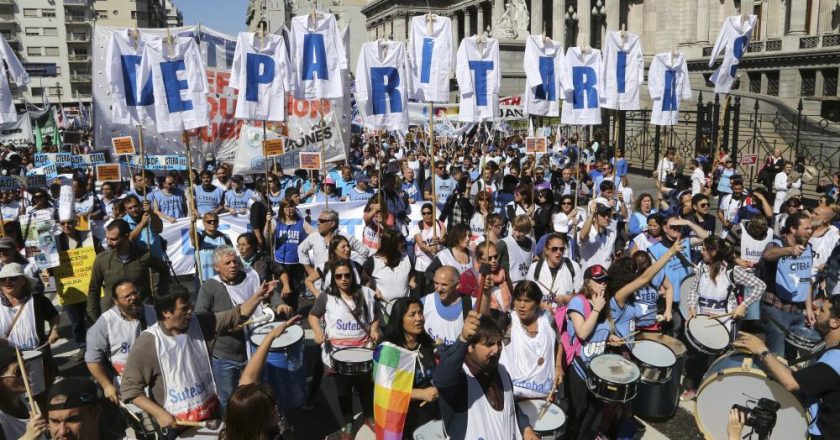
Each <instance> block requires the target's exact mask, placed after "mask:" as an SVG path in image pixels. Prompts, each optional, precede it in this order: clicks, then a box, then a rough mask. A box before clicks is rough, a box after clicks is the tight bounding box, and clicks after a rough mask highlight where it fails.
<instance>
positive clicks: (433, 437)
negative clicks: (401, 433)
mask: <svg viewBox="0 0 840 440" xmlns="http://www.w3.org/2000/svg"><path fill="white" fill-rule="evenodd" d="M412 435H413V437H414V440H443V439H445V438H446V435H445V434H444V433H443V422H442V421H440V420H432V421H430V422H427V423H425V424H423V425H420V426H419V427H417V429H415V430H414V433H413V434H412Z"/></svg>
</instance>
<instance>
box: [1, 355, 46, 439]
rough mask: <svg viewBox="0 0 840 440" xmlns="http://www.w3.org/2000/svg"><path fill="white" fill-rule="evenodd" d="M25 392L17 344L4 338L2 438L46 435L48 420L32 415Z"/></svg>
mask: <svg viewBox="0 0 840 440" xmlns="http://www.w3.org/2000/svg"><path fill="white" fill-rule="evenodd" d="M25 392H26V388H25V387H24V384H23V374H22V373H21V371H20V366H19V364H18V361H17V353H16V352H15V349H14V347H12V346H9V345H6V344H5V343H2V342H0V438H4V439H25V440H35V439H42V438H44V437H43V436H42V434H43V433H44V432H46V430H47V421H46V419H45V418H44V417H43V416H39V417H34V418H33V417H32V414H31V413H30V407H29V405H28V404H27V401H26V398H25V394H24V393H25Z"/></svg>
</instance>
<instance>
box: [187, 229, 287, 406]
mask: <svg viewBox="0 0 840 440" xmlns="http://www.w3.org/2000/svg"><path fill="white" fill-rule="evenodd" d="M213 269H214V271H215V272H216V275H214V276H213V277H212V278H210V279H207V280H205V281H204V283H203V284H202V285H201V289H199V291H198V298H197V299H196V302H195V312H196V313H205V312H213V313H218V312H226V311H228V310H231V309H232V308H234V307H235V306H236V305H238V304H242V303H243V302H245V301H246V300H247V299H248V298H250V297H251V296H252V295H254V294H255V292H257V291H258V290H259V287H260V277H259V275H258V274H257V272H256V271H254V270H253V269H251V268H247V269H245V268H244V267H243V265H242V261H241V260H240V259H239V256H238V255H236V250H234V249H233V247H231V246H230V245H220V246H218V247H216V248H215V249H214V250H213ZM271 301H272V302H273V307H274V308H275V311H276V313H277V314H278V315H290V314H291V312H292V308H291V307H289V306H288V305H286V304H284V303H283V300H282V299H281V298H280V295H272V296H271ZM254 319H256V320H260V319H263V312H262V310H257V311H256V312H255V313H254ZM266 322H267V320H266ZM261 323H263V324H264V323H265V322H261ZM247 349H248V342H247V337H246V335H245V333H244V332H243V331H242V329H239V328H237V329H235V331H230V332H223V333H221V334H219V335H218V336H217V337H216V342H215V344H214V345H213V352H212V353H210V355H211V358H210V363H211V364H212V366H213V378H214V379H215V381H216V391H217V392H218V393H219V402H220V404H221V408H222V414H224V412H225V408H226V407H227V401H228V399H229V398H230V393H232V392H233V389H234V388H236V384H237V383H238V382H239V375H240V374H241V373H242V369H243V368H245V362H246V361H247V358H248V353H246V351H247Z"/></svg>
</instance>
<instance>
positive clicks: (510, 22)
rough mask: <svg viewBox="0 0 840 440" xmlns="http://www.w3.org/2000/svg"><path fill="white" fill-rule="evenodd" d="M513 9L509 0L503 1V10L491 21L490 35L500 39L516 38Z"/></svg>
mask: <svg viewBox="0 0 840 440" xmlns="http://www.w3.org/2000/svg"><path fill="white" fill-rule="evenodd" d="M514 20H515V18H514V10H513V7H512V6H511V4H510V1H508V2H506V3H505V10H504V12H502V15H501V16H500V17H498V18H496V21H495V23H493V30H492V32H491V35H492V37H493V38H498V39H500V40H512V39H514V38H516V31H515V30H514V29H515V21H514Z"/></svg>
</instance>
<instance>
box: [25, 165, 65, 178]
mask: <svg viewBox="0 0 840 440" xmlns="http://www.w3.org/2000/svg"><path fill="white" fill-rule="evenodd" d="M26 175H27V176H32V175H43V176H45V177H46V179H47V180H52V179H55V178H56V177H58V169H57V168H56V166H55V164H54V163H52V162H46V163H45V164H44V165H43V166H40V167H38V168H32V169H31V170H29V171H27V172H26Z"/></svg>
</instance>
